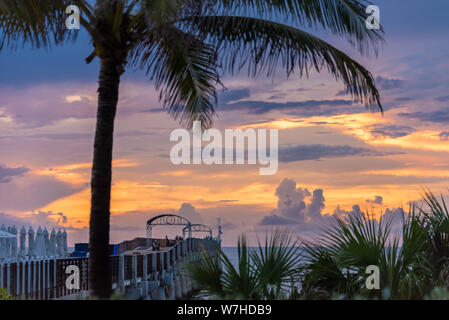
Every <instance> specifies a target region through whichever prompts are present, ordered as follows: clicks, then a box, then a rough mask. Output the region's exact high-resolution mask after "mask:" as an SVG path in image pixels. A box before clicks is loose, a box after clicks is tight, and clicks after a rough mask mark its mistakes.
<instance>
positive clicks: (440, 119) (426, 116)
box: [399, 110, 449, 123]
mask: <svg viewBox="0 0 449 320" xmlns="http://www.w3.org/2000/svg"><path fill="white" fill-rule="evenodd" d="M399 116H401V117H404V118H409V119H414V120H421V121H427V122H435V123H446V122H449V110H437V111H431V112H422V111H419V112H403V113H399Z"/></svg>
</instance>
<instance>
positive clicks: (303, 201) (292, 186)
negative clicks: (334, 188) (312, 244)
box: [260, 179, 325, 225]
mask: <svg viewBox="0 0 449 320" xmlns="http://www.w3.org/2000/svg"><path fill="white" fill-rule="evenodd" d="M275 194H276V196H277V197H278V199H279V200H278V203H277V208H276V209H274V210H273V211H272V212H271V213H270V214H269V215H268V216H265V217H264V218H263V219H262V220H261V221H260V225H289V224H290V225H291V224H293V225H301V224H307V223H315V222H317V221H320V220H321V219H322V215H321V211H322V210H323V209H324V201H325V199H324V196H323V190H321V189H316V190H314V191H313V194H311V193H310V191H309V190H308V189H302V188H300V187H298V188H297V187H296V181H294V180H291V179H284V180H283V181H282V182H281V183H280V184H279V186H278V187H277V188H276V193H275Z"/></svg>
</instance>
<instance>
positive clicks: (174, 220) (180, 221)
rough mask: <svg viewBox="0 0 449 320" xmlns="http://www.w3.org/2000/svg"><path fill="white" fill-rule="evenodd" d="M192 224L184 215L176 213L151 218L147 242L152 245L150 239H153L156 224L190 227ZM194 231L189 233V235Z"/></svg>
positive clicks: (148, 225) (148, 223) (148, 222)
mask: <svg viewBox="0 0 449 320" xmlns="http://www.w3.org/2000/svg"><path fill="white" fill-rule="evenodd" d="M191 225H192V224H191V223H190V221H189V220H187V219H186V218H184V217H181V216H178V215H175V214H162V215H160V216H157V217H154V218H151V219H150V220H148V221H147V244H148V245H150V239H152V235H153V234H152V233H153V227H154V226H185V227H186V228H189V227H190V226H191ZM191 236H192V233H191V232H190V233H189V237H191Z"/></svg>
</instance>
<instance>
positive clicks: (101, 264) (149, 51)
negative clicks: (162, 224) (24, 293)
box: [0, 0, 382, 298]
mask: <svg viewBox="0 0 449 320" xmlns="http://www.w3.org/2000/svg"><path fill="white" fill-rule="evenodd" d="M69 4H74V5H77V6H78V7H79V8H80V12H81V19H80V23H81V25H82V26H83V28H84V29H86V31H87V32H88V33H89V35H90V38H91V40H92V44H93V51H92V54H90V55H89V57H87V59H86V61H87V62H88V63H89V62H91V61H92V60H93V59H94V58H95V57H98V58H99V60H100V72H99V87H98V112H97V126H96V134H95V142H94V157H93V166H92V178H91V190H92V192H91V196H92V198H91V214H90V231H89V232H90V240H89V252H90V259H89V287H90V290H91V293H92V294H93V295H94V296H97V297H100V298H107V297H109V296H110V294H111V275H110V269H109V257H108V244H109V218H110V193H111V180H112V148H113V132H114V119H115V114H116V110H117V101H118V96H119V83H120V77H121V75H122V74H123V72H124V71H125V70H126V69H127V68H135V67H140V68H142V69H144V70H145V71H146V72H147V74H148V76H149V77H150V79H152V80H154V82H155V85H156V88H157V89H158V90H160V97H161V100H162V101H163V103H164V106H165V107H166V108H167V110H168V112H169V113H170V114H171V115H172V116H173V117H174V118H176V119H179V120H180V122H181V123H182V124H185V125H187V126H190V125H191V124H192V122H193V121H195V120H199V121H201V122H202V124H203V126H205V127H209V126H211V124H212V117H213V115H214V113H215V106H216V101H217V94H216V93H217V87H218V86H219V85H221V81H220V80H221V77H222V76H223V75H224V74H227V73H231V74H232V73H234V72H237V71H240V70H242V69H244V70H247V71H248V74H249V75H251V76H258V75H260V74H266V75H268V76H270V75H274V72H275V71H276V70H278V69H277V67H278V66H280V67H282V68H283V69H284V70H285V72H286V76H291V75H292V74H293V73H294V72H295V71H299V75H300V76H302V75H304V74H306V75H307V74H308V72H309V71H310V70H311V69H314V70H316V71H318V72H319V71H321V70H323V69H327V70H328V72H330V73H331V74H332V75H333V76H334V77H335V78H336V79H337V80H342V81H343V83H344V85H345V87H346V89H347V92H348V93H349V94H351V95H352V97H353V98H354V99H355V100H358V101H361V102H362V103H364V104H365V105H366V106H367V107H369V108H370V109H371V110H373V111H374V110H379V111H381V110H382V106H381V103H380V99H379V93H378V90H377V89H376V86H375V82H374V79H373V77H372V75H371V74H370V72H369V71H368V70H366V69H365V68H364V67H363V66H362V65H360V64H359V63H357V62H356V61H354V60H353V59H351V58H350V57H349V56H348V55H346V54H345V53H343V52H342V51H340V50H338V49H336V48H335V47H333V46H331V45H330V44H328V43H326V42H325V41H323V40H320V39H319V38H317V37H315V36H313V35H312V34H310V33H308V32H305V31H304V30H301V29H300V28H301V27H303V26H311V27H322V28H325V29H329V30H331V31H332V32H333V33H335V34H336V35H338V36H340V37H343V38H345V39H346V40H348V41H349V42H350V43H351V44H352V45H354V46H355V48H356V49H357V50H358V51H359V52H360V53H361V54H368V53H370V52H372V51H373V50H374V51H376V49H377V46H378V43H379V42H381V40H382V37H381V36H382V30H368V29H367V28H366V26H365V19H366V13H365V8H366V6H367V5H368V4H369V3H368V2H367V1H365V0H360V1H358V0H326V1H325V0H283V1H278V0H276V1H268V0H260V1H254V0H97V1H88V0H72V1H66V0H29V1H20V0H0V31H1V34H2V36H1V38H0V39H1V40H2V41H1V44H6V45H8V46H12V47H14V46H15V45H14V44H15V43H17V41H22V40H23V41H30V42H31V43H33V44H34V45H36V46H38V45H49V44H50V43H51V42H52V41H54V42H58V43H59V42H61V41H64V40H66V39H70V37H71V36H73V35H74V34H76V33H74V32H73V31H69V30H65V29H64V28H63V26H65V19H66V17H65V16H64V13H65V6H66V5H69ZM50 36H51V37H50Z"/></svg>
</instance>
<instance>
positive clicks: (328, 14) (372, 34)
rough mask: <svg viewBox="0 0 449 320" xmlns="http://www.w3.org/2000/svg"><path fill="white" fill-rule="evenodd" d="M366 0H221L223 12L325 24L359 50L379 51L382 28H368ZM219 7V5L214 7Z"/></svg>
mask: <svg viewBox="0 0 449 320" xmlns="http://www.w3.org/2000/svg"><path fill="white" fill-rule="evenodd" d="M371 4H372V3H371V2H369V1H365V0H362V1H360V0H269V1H267V0H265V1H263V0H219V1H218V5H217V7H218V9H221V10H222V11H223V14H229V13H232V14H233V15H238V14H240V15H245V16H253V17H259V18H265V19H269V20H274V21H276V20H278V19H279V17H282V21H286V22H288V23H289V24H292V25H299V26H309V27H322V28H325V29H329V30H331V31H332V32H333V33H334V34H336V35H339V36H342V37H345V38H346V39H347V40H348V41H349V43H351V44H352V45H353V46H355V47H356V48H357V49H358V50H359V52H360V53H362V54H365V53H369V52H370V51H374V52H375V53H377V49H378V45H379V44H380V43H382V42H383V37H382V36H383V28H382V27H381V28H380V29H379V30H368V29H367V28H366V25H365V21H366V18H367V14H366V8H367V6H369V5H371ZM214 9H215V10H217V8H214Z"/></svg>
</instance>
